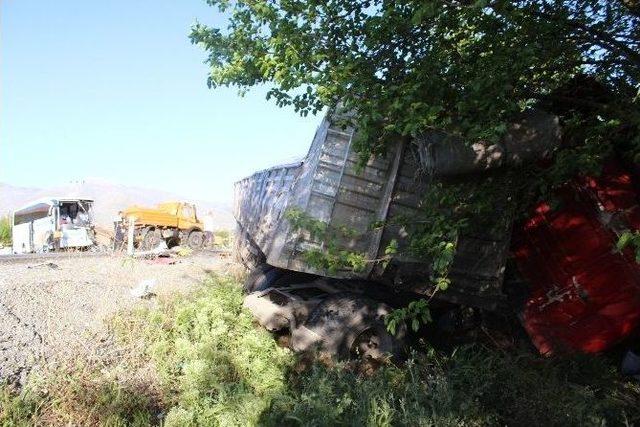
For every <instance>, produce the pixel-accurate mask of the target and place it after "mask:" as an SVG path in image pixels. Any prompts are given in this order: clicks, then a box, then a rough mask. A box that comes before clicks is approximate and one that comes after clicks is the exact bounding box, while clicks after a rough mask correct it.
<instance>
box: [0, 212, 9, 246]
mask: <svg viewBox="0 0 640 427" xmlns="http://www.w3.org/2000/svg"><path fill="white" fill-rule="evenodd" d="M10 244H11V217H10V216H9V215H5V216H3V217H1V218H0V245H4V246H8V245H10Z"/></svg>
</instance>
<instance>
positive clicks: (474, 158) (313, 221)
mask: <svg viewBox="0 0 640 427" xmlns="http://www.w3.org/2000/svg"><path fill="white" fill-rule="evenodd" d="M355 132H356V131H355V130H354V129H351V128H347V129H343V128H341V127H340V126H338V125H336V124H335V122H334V121H333V119H332V117H331V115H329V116H327V117H326V118H325V119H324V120H323V121H322V123H321V125H320V126H319V128H318V130H317V131H316V135H315V137H314V139H313V142H312V144H311V148H310V150H309V152H308V154H307V156H306V157H305V158H304V159H303V160H302V161H301V162H298V163H293V164H288V165H282V166H277V167H274V168H270V169H267V170H264V171H260V172H257V173H255V174H253V175H252V176H250V177H248V178H245V179H243V180H241V181H239V182H237V183H236V185H235V202H234V215H235V217H236V220H237V225H238V227H237V238H236V255H237V257H238V258H239V259H240V261H242V262H243V263H244V264H245V266H247V267H248V268H249V269H251V273H250V275H249V277H248V279H247V282H246V283H245V291H246V292H247V294H248V295H247V296H246V298H245V306H247V307H248V308H249V310H250V311H251V312H252V313H253V314H254V316H255V317H256V318H257V320H258V321H259V322H260V323H261V324H262V325H263V326H264V327H266V328H267V329H269V330H272V331H288V333H290V335H291V339H290V343H291V346H292V348H293V349H294V350H297V351H306V350H312V349H316V350H320V351H324V352H328V353H332V354H335V355H337V356H338V357H349V356H351V355H354V354H359V355H361V356H364V357H370V358H381V357H385V355H388V354H392V355H397V354H399V352H400V349H401V346H402V335H403V330H402V328H400V329H399V330H398V331H397V333H396V336H392V335H390V334H389V332H388V331H387V329H386V328H385V325H384V322H383V318H384V316H385V315H386V314H388V313H389V312H390V310H391V308H390V305H393V302H397V301H399V300H403V301H406V297H407V296H409V297H410V298H421V297H426V296H430V295H431V293H432V292H433V286H432V284H431V283H430V280H429V277H430V276H431V271H430V266H431V262H430V260H425V259H414V258H412V257H411V256H409V255H407V254H408V251H406V250H405V249H406V248H407V245H408V244H409V241H408V235H407V233H406V231H405V229H404V228H403V227H402V226H401V225H399V223H401V221H395V220H396V219H400V218H410V217H412V216H415V215H416V214H417V211H418V209H425V208H428V207H426V206H421V205H420V203H421V196H422V194H423V193H424V191H425V189H427V188H428V187H427V186H428V185H429V182H430V180H431V179H432V178H433V177H434V176H437V177H445V178H446V177H453V176H456V177H457V179H459V178H460V177H461V176H462V177H463V178H462V179H474V177H476V176H477V175H478V174H480V173H483V172H484V171H485V170H488V169H495V168H496V167H500V166H507V167H508V166H512V165H517V164H519V163H521V162H525V161H532V160H534V159H536V158H539V157H540V156H541V155H544V154H545V153H547V152H548V151H550V150H551V149H553V147H554V146H555V145H557V144H558V142H559V125H558V122H557V119H556V118H555V117H554V116H551V115H548V114H545V113H542V112H538V111H533V112H529V113H527V114H525V115H524V116H523V118H522V120H520V121H518V122H517V123H516V124H513V125H511V126H510V129H509V131H508V133H507V135H506V137H505V138H504V139H503V141H502V142H501V143H500V144H495V145H486V146H485V145H482V144H476V145H472V146H464V145H462V144H456V143H452V142H451V141H450V140H448V139H445V138H443V137H442V135H439V134H438V133H431V134H429V135H426V136H424V137H421V138H417V139H416V140H415V141H412V142H404V141H403V142H398V143H397V144H392V145H391V146H390V147H389V148H388V151H387V154H386V155H385V156H380V157H376V158H371V159H370V160H369V161H368V162H367V163H366V164H365V165H364V166H363V165H361V164H359V160H360V159H359V155H358V153H356V152H355V150H354V149H353V141H354V138H355V137H356V134H355ZM454 142H455V141H454ZM461 147H464V148H461ZM464 177H467V178H464ZM296 218H297V219H298V220H299V219H300V218H302V221H298V222H299V223H303V224H307V225H308V226H307V227H304V226H302V227H301V226H300V224H299V223H298V224H296V221H295V219H296ZM318 224H322V225H324V227H318ZM372 225H376V226H375V227H372ZM326 230H334V231H335V232H332V233H328V232H326ZM340 230H342V231H344V230H348V231H344V232H339V231H340ZM319 231H320V232H319ZM322 231H324V232H322ZM510 238H511V221H510V218H507V217H505V216H501V215H496V221H495V224H493V226H491V227H486V228H485V229H480V230H478V229H474V231H470V232H467V233H466V234H465V235H463V236H461V237H460V239H459V242H458V250H457V252H456V255H455V258H454V261H453V264H452V266H451V269H450V274H449V278H450V279H451V282H452V284H451V286H450V287H449V289H447V291H445V292H438V293H437V299H439V300H441V301H446V302H447V303H453V304H460V305H465V306H472V307H477V308H481V309H485V310H495V309H499V308H505V307H506V306H507V304H508V303H507V298H506V297H505V294H504V292H503V282H504V274H505V265H506V260H507V255H508V253H509V245H510V241H511V239H510ZM390 245H392V246H393V247H394V248H397V251H394V254H393V255H392V256H391V259H389V256H388V253H386V252H385V251H386V248H388V247H389V246H390ZM314 253H315V254H318V253H320V254H322V253H324V254H346V253H355V254H359V255H360V257H361V259H364V260H365V262H364V263H363V264H362V265H360V268H357V269H354V268H349V267H346V266H345V265H342V264H340V263H339V262H338V263H337V264H335V265H327V263H326V262H325V263H323V262H313V256H312V255H313V254H314ZM525 258H526V257H525ZM381 260H384V262H382V261H381ZM316 261H317V260H316ZM400 295H402V298H400V299H399V298H398V296H400ZM534 317H535V316H534ZM525 326H526V322H525ZM527 330H528V331H529V332H530V333H531V332H532V331H531V328H527ZM534 343H537V341H536V339H535V337H534ZM539 348H540V347H539ZM541 351H542V348H541ZM547 352H548V351H547Z"/></svg>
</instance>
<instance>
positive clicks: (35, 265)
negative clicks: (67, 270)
mask: <svg viewBox="0 0 640 427" xmlns="http://www.w3.org/2000/svg"><path fill="white" fill-rule="evenodd" d="M40 267H49V268H50V269H52V270H57V269H59V268H60V266H59V265H58V264H55V263H53V262H41V263H40V264H34V265H28V266H27V268H40Z"/></svg>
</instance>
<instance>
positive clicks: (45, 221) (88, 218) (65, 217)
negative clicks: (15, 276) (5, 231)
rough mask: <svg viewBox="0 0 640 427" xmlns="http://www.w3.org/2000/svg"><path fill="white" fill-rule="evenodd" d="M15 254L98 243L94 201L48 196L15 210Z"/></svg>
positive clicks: (80, 246) (82, 246) (13, 234)
mask: <svg viewBox="0 0 640 427" xmlns="http://www.w3.org/2000/svg"><path fill="white" fill-rule="evenodd" d="M12 218H13V232H12V238H13V253H15V254H24V253H31V252H47V251H50V250H56V249H65V248H88V247H90V246H93V245H95V231H94V222H93V200H91V199H74V198H53V197H47V198H43V199H39V200H36V201H33V202H31V203H29V204H27V205H25V206H23V207H22V208H20V209H18V210H16V211H15V212H14V213H13V216H12Z"/></svg>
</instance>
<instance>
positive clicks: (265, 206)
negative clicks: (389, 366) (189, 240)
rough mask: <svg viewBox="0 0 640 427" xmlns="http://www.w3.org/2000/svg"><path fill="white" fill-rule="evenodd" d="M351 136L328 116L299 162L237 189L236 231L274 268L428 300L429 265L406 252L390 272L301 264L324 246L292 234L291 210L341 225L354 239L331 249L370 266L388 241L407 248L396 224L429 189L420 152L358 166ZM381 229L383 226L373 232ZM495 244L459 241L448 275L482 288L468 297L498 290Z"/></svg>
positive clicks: (402, 146)
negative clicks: (375, 283) (356, 281)
mask: <svg viewBox="0 0 640 427" xmlns="http://www.w3.org/2000/svg"><path fill="white" fill-rule="evenodd" d="M355 137H356V135H355V134H354V129H346V130H345V129H341V128H339V127H337V126H334V125H333V124H332V122H331V118H330V117H327V118H325V119H324V120H323V122H322V124H321V125H320V126H319V128H318V130H317V132H316V134H315V137H314V139H313V142H312V144H311V147H310V149H309V152H308V154H307V156H306V157H305V158H304V160H303V161H302V162H301V163H297V164H293V165H284V166H280V167H275V168H272V169H269V170H266V171H260V172H257V173H255V174H253V175H252V176H250V177H248V178H245V179H243V180H241V181H239V182H238V183H236V186H235V202H234V214H235V217H236V220H237V222H238V225H239V228H240V230H241V231H244V232H246V233H247V235H248V236H249V237H250V239H251V240H252V241H253V243H254V244H255V245H256V246H257V247H258V248H259V249H260V250H261V251H262V252H263V254H264V257H265V258H266V260H267V262H268V263H269V264H271V265H273V266H276V267H280V268H285V269H290V270H296V271H301V272H306V273H312V274H318V275H322V276H330V277H336V278H360V279H373V280H379V281H382V282H384V283H386V284H388V285H390V286H396V287H399V288H403V289H407V290H412V291H415V292H420V293H426V292H428V291H429V290H430V286H429V285H428V282H429V280H428V278H429V274H430V261H429V260H426V259H423V260H416V259H412V258H411V257H410V256H409V255H407V254H406V253H404V254H403V255H398V256H396V257H395V258H394V260H393V261H392V262H390V263H389V264H387V265H382V264H381V263H375V262H371V263H369V264H367V268H365V269H364V271H360V272H354V271H352V270H343V271H325V270H319V269H317V268H314V267H312V266H310V265H308V264H307V263H306V262H305V258H304V253H305V252H306V251H308V250H312V249H320V250H322V249H324V247H325V245H326V244H327V242H323V241H314V240H313V239H312V238H311V237H310V236H309V233H307V232H304V231H294V230H292V228H291V225H290V224H289V222H288V221H287V220H286V219H285V215H284V214H285V212H286V211H287V209H292V208H295V209H299V210H301V211H303V212H304V213H305V214H306V215H308V216H310V217H312V218H315V219H318V220H321V221H323V222H326V223H328V224H330V225H331V226H333V227H340V226H346V227H348V228H350V229H352V230H354V231H355V235H353V236H343V237H339V238H337V239H336V242H333V243H334V244H338V245H339V247H341V248H344V249H348V250H350V251H356V252H359V253H362V254H364V255H365V256H366V258H367V259H369V260H374V259H379V258H381V257H383V256H384V255H385V254H384V251H385V248H386V247H387V246H388V245H389V243H390V242H391V241H392V240H396V241H397V242H398V244H399V247H400V248H401V249H405V248H406V247H407V245H408V234H407V232H406V230H405V229H404V228H403V227H402V226H400V225H398V224H394V220H395V219H398V218H400V217H407V216H408V217H411V216H413V215H415V213H416V212H417V211H418V210H419V209H420V203H421V195H422V194H423V193H424V191H425V189H426V188H427V185H428V179H427V178H426V175H425V174H424V173H422V171H423V165H422V164H421V162H420V155H419V150H420V145H419V144H414V143H412V142H400V141H399V142H398V143H397V144H392V145H391V146H390V147H389V148H388V151H387V153H386V155H385V156H378V157H376V158H371V159H369V160H368V161H367V162H365V164H364V165H359V163H358V162H359V154H358V153H356V152H355V150H354V149H353V146H352V141H353V139H354V138H355ZM380 222H384V223H385V224H386V225H385V226H383V227H378V228H375V229H374V228H372V227H371V225H372V224H373V223H380ZM502 237H504V236H502ZM498 240H500V241H499V242H498V243H497V242H496V241H494V240H487V241H485V242H484V243H482V242H476V241H473V240H471V238H469V240H468V241H465V240H464V239H463V240H462V242H461V248H462V250H461V252H460V253H461V258H460V261H459V262H458V263H454V268H453V271H452V274H453V275H456V276H460V277H461V280H460V281H461V282H464V283H466V284H469V285H468V286H467V288H469V287H472V285H471V284H473V283H481V284H480V285H477V286H476V288H475V289H471V291H470V292H471V293H474V292H475V293H478V292H480V291H483V290H484V289H485V288H487V289H489V290H490V291H491V292H489V294H491V293H494V291H495V289H499V288H500V285H501V283H502V272H503V270H504V268H503V267H504V265H503V263H504V257H499V256H498V257H496V258H495V259H491V254H492V253H495V254H501V253H503V252H502V251H504V250H506V247H507V246H508V239H507V240H504V239H498ZM474 244H475V246H473V245H474ZM474 254H477V255H478V257H477V259H476V258H474ZM476 279H477V280H476ZM480 288H482V289H480ZM465 289H466V288H465ZM452 298H453V297H452Z"/></svg>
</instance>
